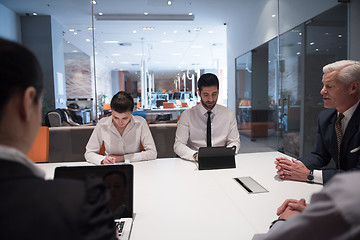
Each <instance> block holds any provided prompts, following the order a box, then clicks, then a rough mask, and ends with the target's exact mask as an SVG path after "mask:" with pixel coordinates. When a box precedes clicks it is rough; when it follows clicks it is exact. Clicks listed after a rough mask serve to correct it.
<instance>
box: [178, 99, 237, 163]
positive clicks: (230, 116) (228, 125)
mask: <svg viewBox="0 0 360 240" xmlns="http://www.w3.org/2000/svg"><path fill="white" fill-rule="evenodd" d="M211 112H212V113H211V115H210V118H211V142H212V146H213V147H220V146H227V147H231V146H235V147H236V153H237V152H238V151H239V150H240V138H239V131H238V129H237V123H236V118H235V114H234V113H233V111H231V110H230V109H228V108H226V107H224V106H221V105H218V104H216V105H215V107H214V108H213V109H212V110H211ZM207 118H208V114H207V110H206V109H205V108H204V107H203V105H202V104H201V103H200V104H198V105H196V106H195V107H192V108H191V109H188V110H185V111H184V112H183V113H182V114H181V117H180V120H179V122H178V125H177V129H176V137H175V143H174V152H175V153H176V154H177V155H178V156H179V157H181V158H183V159H187V160H194V157H193V155H194V154H195V153H196V152H197V151H198V150H199V148H200V147H206V128H207Z"/></svg>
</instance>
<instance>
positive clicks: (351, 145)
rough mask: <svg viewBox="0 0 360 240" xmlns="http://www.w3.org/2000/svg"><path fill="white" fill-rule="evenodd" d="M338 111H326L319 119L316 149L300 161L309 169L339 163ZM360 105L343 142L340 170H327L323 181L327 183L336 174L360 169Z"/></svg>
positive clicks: (321, 113)
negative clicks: (336, 129)
mask: <svg viewBox="0 0 360 240" xmlns="http://www.w3.org/2000/svg"><path fill="white" fill-rule="evenodd" d="M336 119H337V111H336V109H325V110H323V111H321V112H320V114H319V118H318V132H317V136H316V142H315V146H314V149H313V151H312V152H311V153H309V154H307V155H305V156H304V157H302V158H301V159H300V160H301V161H302V162H303V163H304V164H305V166H306V167H307V168H309V169H321V168H322V167H324V166H326V165H327V164H328V163H329V162H330V160H331V159H334V161H335V162H336V163H337V162H338V149H337V142H336V133H335V122H336ZM359 123H360V104H359V105H358V107H357V108H356V110H355V112H354V114H353V116H352V117H351V119H350V121H349V123H348V126H347V127H346V130H345V133H344V135H343V138H342V141H341V147H340V149H341V151H340V159H341V161H340V169H325V170H323V171H322V173H323V181H324V183H326V182H327V181H328V180H329V179H330V178H331V177H332V176H334V175H335V174H336V173H340V172H343V171H348V170H353V169H354V170H355V169H360V148H359V147H360V128H359Z"/></svg>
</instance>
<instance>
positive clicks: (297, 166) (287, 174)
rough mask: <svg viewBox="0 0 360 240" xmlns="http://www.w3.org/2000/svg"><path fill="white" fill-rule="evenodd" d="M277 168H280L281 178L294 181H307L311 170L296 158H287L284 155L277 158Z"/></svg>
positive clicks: (278, 172)
mask: <svg viewBox="0 0 360 240" xmlns="http://www.w3.org/2000/svg"><path fill="white" fill-rule="evenodd" d="M275 168H276V169H277V170H278V171H277V174H279V176H280V178H281V179H284V180H294V181H304V182H306V181H307V176H308V175H309V172H310V170H309V169H308V168H307V167H305V165H304V164H303V163H302V162H300V161H298V160H295V159H291V160H289V159H287V158H284V157H279V158H276V160H275Z"/></svg>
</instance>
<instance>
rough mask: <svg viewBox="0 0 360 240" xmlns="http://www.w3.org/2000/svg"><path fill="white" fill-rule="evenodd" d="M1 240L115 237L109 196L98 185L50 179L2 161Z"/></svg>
mask: <svg viewBox="0 0 360 240" xmlns="http://www.w3.org/2000/svg"><path fill="white" fill-rule="evenodd" d="M0 196H1V197H0V213H1V214H0V226H1V230H0V239H1V240H7V239H9V240H10V239H11V240H16V239H36V240H41V239H44V240H45V239H46V240H49V239H51V240H55V239H59V240H60V239H66V240H70V239H104V240H105V239H116V237H115V225H114V219H113V215H112V214H110V213H109V210H108V208H107V202H108V197H109V195H108V193H107V190H106V187H105V186H104V185H102V184H100V182H99V181H96V180H90V181H88V182H86V183H84V182H80V181H74V180H54V181H45V180H44V179H41V178H38V177H36V176H34V174H33V173H32V172H31V171H30V170H29V169H28V168H27V167H26V166H24V165H23V164H20V163H17V162H13V161H8V160H0Z"/></svg>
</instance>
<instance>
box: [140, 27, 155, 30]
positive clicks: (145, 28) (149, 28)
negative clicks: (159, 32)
mask: <svg viewBox="0 0 360 240" xmlns="http://www.w3.org/2000/svg"><path fill="white" fill-rule="evenodd" d="M142 29H143V30H154V29H155V27H143V28H142Z"/></svg>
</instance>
